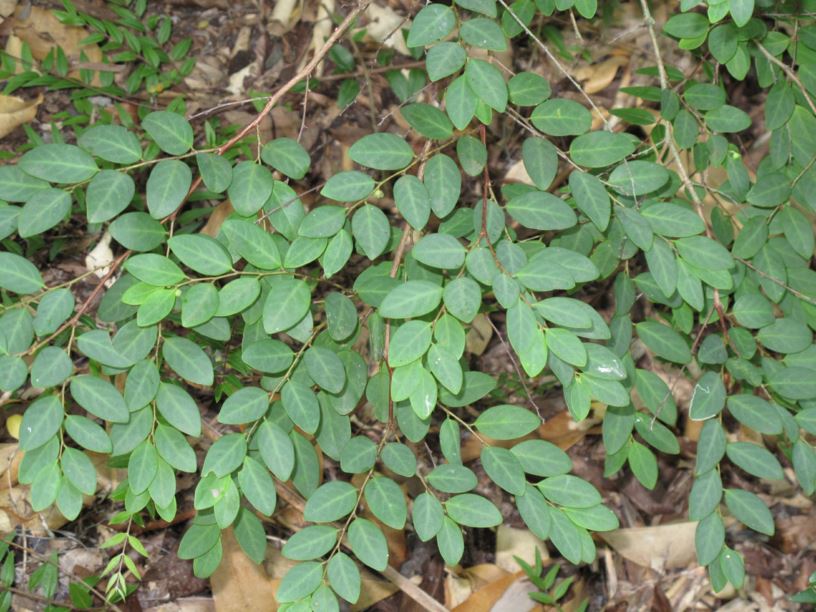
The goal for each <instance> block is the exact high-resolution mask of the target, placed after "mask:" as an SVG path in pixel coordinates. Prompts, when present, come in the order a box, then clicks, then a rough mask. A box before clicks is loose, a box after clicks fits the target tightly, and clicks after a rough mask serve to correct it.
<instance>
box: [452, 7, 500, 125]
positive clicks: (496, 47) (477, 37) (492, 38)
mask: <svg viewBox="0 0 816 612" xmlns="http://www.w3.org/2000/svg"><path fill="white" fill-rule="evenodd" d="M459 36H461V37H462V40H463V41H464V42H465V43H467V44H468V45H471V46H472V47H478V48H480V49H488V50H490V51H504V50H505V49H507V40H506V39H505V37H504V32H502V29H501V27H499V24H498V23H496V22H495V21H493V20H492V19H485V18H484V17H476V18H474V19H468V20H467V21H465V22H464V23H463V24H462V26H461V27H460V28H459ZM500 112H501V111H500Z"/></svg>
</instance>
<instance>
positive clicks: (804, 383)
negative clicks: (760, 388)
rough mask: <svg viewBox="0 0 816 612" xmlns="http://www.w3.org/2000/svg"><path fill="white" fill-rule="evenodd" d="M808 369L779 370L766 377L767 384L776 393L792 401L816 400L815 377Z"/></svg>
mask: <svg viewBox="0 0 816 612" xmlns="http://www.w3.org/2000/svg"><path fill="white" fill-rule="evenodd" d="M814 376H815V375H814V370H813V369H810V368H799V367H792V368H781V369H779V370H777V371H775V372H773V373H771V375H770V376H768V384H769V385H770V386H771V389H773V390H774V391H775V392H776V393H779V394H780V395H781V396H783V397H786V398H789V399H793V400H808V399H814V398H816V377H814Z"/></svg>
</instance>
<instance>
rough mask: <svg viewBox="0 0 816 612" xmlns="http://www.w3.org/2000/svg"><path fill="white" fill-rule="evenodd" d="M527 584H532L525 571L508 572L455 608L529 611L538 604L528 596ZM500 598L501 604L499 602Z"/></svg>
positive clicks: (478, 611) (464, 611)
mask: <svg viewBox="0 0 816 612" xmlns="http://www.w3.org/2000/svg"><path fill="white" fill-rule="evenodd" d="M525 584H526V585H527V586H528V587H529V586H530V583H529V582H527V581H526V580H525V579H524V573H523V572H517V573H513V574H507V575H505V576H502V577H501V578H499V579H498V580H494V581H493V582H491V583H489V584H487V585H486V586H483V587H482V588H480V589H477V590H475V591H474V592H473V593H472V594H471V595H470V596H469V597H468V598H467V600H465V601H464V602H463V603H461V604H459V605H458V606H456V607H455V608H453V609H454V610H456V612H483V611H484V610H496V612H499V611H500V610H513V611H514V612H528V611H529V610H533V609H535V607H536V606H535V603H534V602H533V601H532V600H531V599H530V598H529V597H528V595H527V593H528V592H529V589H528V588H526V587H525V586H524V585H525ZM518 587H521V588H518ZM500 600H501V601H502V603H501V604H499V601H500Z"/></svg>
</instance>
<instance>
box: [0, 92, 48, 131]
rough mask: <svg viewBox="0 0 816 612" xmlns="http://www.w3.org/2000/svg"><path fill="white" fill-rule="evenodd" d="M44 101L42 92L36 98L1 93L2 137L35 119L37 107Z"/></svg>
mask: <svg viewBox="0 0 816 612" xmlns="http://www.w3.org/2000/svg"><path fill="white" fill-rule="evenodd" d="M42 101H43V97H42V94H40V95H39V96H38V97H37V99H36V100H23V99H22V98H18V97H17V96H3V95H0V138H4V137H5V136H7V135H8V134H10V133H11V132H13V131H14V130H16V129H17V128H18V127H20V126H21V125H24V124H26V123H29V122H30V121H33V120H34V117H36V116H37V107H39V105H40V103H42Z"/></svg>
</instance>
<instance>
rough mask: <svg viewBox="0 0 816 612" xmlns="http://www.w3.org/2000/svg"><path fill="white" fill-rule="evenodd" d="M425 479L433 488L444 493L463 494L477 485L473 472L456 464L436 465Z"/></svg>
mask: <svg viewBox="0 0 816 612" xmlns="http://www.w3.org/2000/svg"><path fill="white" fill-rule="evenodd" d="M427 478H428V483H429V484H430V485H431V486H432V487H433V488H435V489H438V490H439V491H442V492H444V493H465V492H467V491H470V490H471V489H473V488H475V487H476V485H477V484H478V481H477V480H476V474H474V473H473V470H471V469H470V468H467V467H465V466H463V465H460V464H458V463H443V464H441V465H437V466H436V467H435V468H434V469H432V470H431V471H430V472H429V473H428V477H427Z"/></svg>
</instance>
